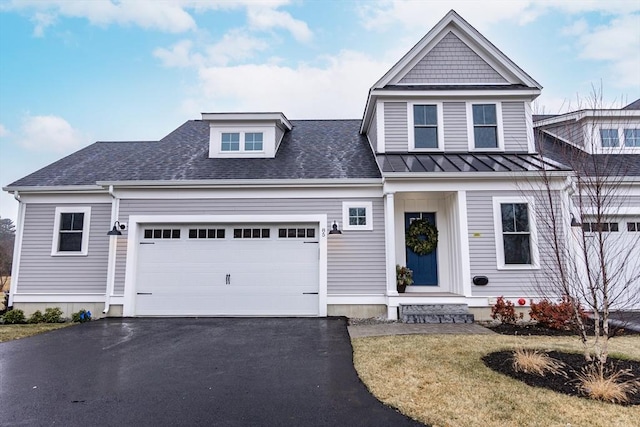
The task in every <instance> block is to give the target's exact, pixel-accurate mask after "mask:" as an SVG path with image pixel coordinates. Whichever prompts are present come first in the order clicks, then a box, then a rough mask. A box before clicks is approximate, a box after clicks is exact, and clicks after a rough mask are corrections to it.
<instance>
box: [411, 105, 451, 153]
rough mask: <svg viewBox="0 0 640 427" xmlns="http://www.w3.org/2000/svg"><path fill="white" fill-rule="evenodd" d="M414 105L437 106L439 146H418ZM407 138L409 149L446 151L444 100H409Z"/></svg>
mask: <svg viewBox="0 0 640 427" xmlns="http://www.w3.org/2000/svg"><path fill="white" fill-rule="evenodd" d="M414 105H435V106H436V114H437V120H438V122H437V123H436V132H437V134H438V146H437V147H434V148H416V141H415V132H414V129H415V121H414V116H413V106H414ZM407 138H408V140H409V151H418V152H434V151H435V152H437V151H444V110H443V105H442V102H439V101H438V102H434V101H428V100H425V101H420V100H414V101H407Z"/></svg>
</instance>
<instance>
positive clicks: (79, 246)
mask: <svg viewBox="0 0 640 427" xmlns="http://www.w3.org/2000/svg"><path fill="white" fill-rule="evenodd" d="M90 217H91V208H89V207H82V208H78V207H70V208H67V207H64V208H62V207H60V208H56V210H55V219H54V225H53V227H54V228H53V229H54V234H53V243H52V247H51V255H70V256H72V255H81V256H84V255H87V253H88V249H89V220H90Z"/></svg>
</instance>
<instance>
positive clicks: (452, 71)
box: [399, 31, 508, 84]
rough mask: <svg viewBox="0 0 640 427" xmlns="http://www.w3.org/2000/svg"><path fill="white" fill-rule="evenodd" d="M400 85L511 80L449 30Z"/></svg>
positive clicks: (505, 81)
mask: <svg viewBox="0 0 640 427" xmlns="http://www.w3.org/2000/svg"><path fill="white" fill-rule="evenodd" d="M399 83H400V84H437V83H441V84H456V83H484V84H486V83H498V84H500V83H508V82H507V80H506V79H505V78H504V77H503V76H502V75H500V73H498V72H497V71H496V70H495V69H494V68H493V67H491V66H490V65H489V64H488V63H487V62H486V61H485V60H484V59H482V58H481V57H480V55H478V54H477V53H476V52H474V51H473V50H472V49H471V48H470V47H469V46H467V44H465V43H464V42H463V41H462V40H460V39H459V38H458V37H457V36H456V35H455V34H454V33H453V32H451V31H449V32H448V33H447V35H446V36H444V37H443V38H442V40H440V41H439V42H438V43H437V44H436V45H435V46H434V47H433V48H432V49H431V50H430V51H429V52H428V53H427V54H426V55H425V56H424V57H423V58H422V59H421V60H420V61H419V62H418V63H417V64H416V65H415V66H414V67H413V68H412V69H410V70H409V72H408V73H406V74H405V76H404V77H402V78H401V79H400V81H399Z"/></svg>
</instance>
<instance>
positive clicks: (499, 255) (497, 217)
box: [493, 196, 540, 270]
mask: <svg viewBox="0 0 640 427" xmlns="http://www.w3.org/2000/svg"><path fill="white" fill-rule="evenodd" d="M502 203H526V204H527V213H528V214H529V232H530V237H531V240H530V244H531V264H505V262H504V241H503V233H502V212H501V209H500V204H502ZM493 227H494V228H493V230H494V238H495V245H496V268H497V269H498V270H537V269H539V268H540V255H539V251H538V242H539V241H538V230H537V226H536V215H535V205H534V202H533V200H532V199H530V198H528V197H524V196H521V197H493Z"/></svg>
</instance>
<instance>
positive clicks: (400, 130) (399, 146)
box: [384, 102, 409, 153]
mask: <svg viewBox="0 0 640 427" xmlns="http://www.w3.org/2000/svg"><path fill="white" fill-rule="evenodd" d="M407 127H408V121H407V103H406V102H385V103H384V134H385V135H384V145H385V151H386V152H388V153H389V152H393V151H396V152H398V151H400V152H405V153H406V152H407V151H409V138H408V135H407Z"/></svg>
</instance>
